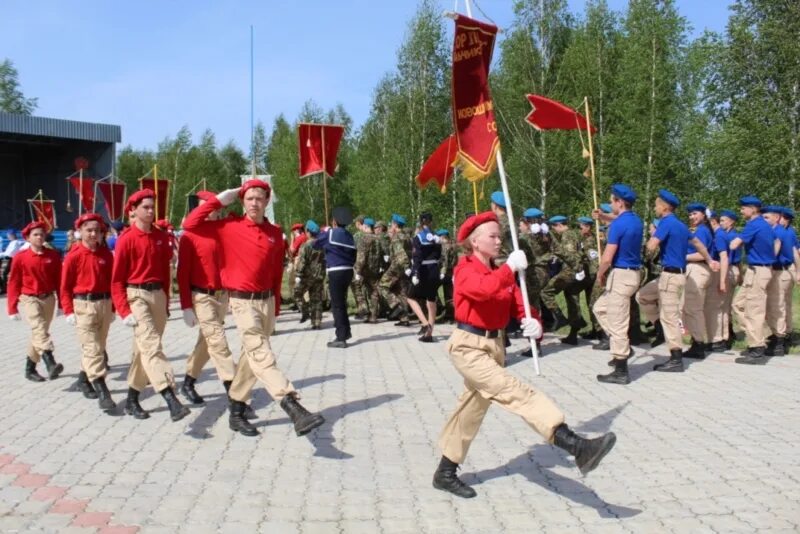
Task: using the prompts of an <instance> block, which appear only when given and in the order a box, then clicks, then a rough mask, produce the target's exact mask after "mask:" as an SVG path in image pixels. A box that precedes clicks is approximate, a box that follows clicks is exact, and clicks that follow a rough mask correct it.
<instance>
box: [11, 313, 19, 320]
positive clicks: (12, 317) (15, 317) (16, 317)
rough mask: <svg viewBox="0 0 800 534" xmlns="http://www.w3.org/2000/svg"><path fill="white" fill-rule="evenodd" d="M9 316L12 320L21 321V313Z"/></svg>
mask: <svg viewBox="0 0 800 534" xmlns="http://www.w3.org/2000/svg"><path fill="white" fill-rule="evenodd" d="M8 318H9V319H11V320H12V321H19V314H18V313H15V314H14V315H9V316H8Z"/></svg>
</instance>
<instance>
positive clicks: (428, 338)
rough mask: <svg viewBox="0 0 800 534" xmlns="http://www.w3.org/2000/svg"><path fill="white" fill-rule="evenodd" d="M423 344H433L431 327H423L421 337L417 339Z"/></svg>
mask: <svg viewBox="0 0 800 534" xmlns="http://www.w3.org/2000/svg"><path fill="white" fill-rule="evenodd" d="M419 340H420V341H422V342H423V343H433V341H434V339H433V326H431V325H427V326H425V327H424V330H423V332H422V337H420V338H419Z"/></svg>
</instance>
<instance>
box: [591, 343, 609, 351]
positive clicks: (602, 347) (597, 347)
mask: <svg viewBox="0 0 800 534" xmlns="http://www.w3.org/2000/svg"><path fill="white" fill-rule="evenodd" d="M592 350H611V345H606V344H604V343H598V344H597V345H592Z"/></svg>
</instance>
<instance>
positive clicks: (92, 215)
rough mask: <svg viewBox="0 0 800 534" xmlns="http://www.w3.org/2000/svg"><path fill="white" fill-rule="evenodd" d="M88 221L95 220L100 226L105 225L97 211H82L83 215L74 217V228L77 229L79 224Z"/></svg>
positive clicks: (103, 226)
mask: <svg viewBox="0 0 800 534" xmlns="http://www.w3.org/2000/svg"><path fill="white" fill-rule="evenodd" d="M89 221H97V222H98V223H100V227H101V228H105V227H106V223H105V221H104V220H103V218H102V217H101V216H100V215H98V214H97V213H84V214H83V215H81V216H80V217H78V218H77V219H75V229H76V230H77V229H79V228H80V227H81V226H83V223H85V222H89Z"/></svg>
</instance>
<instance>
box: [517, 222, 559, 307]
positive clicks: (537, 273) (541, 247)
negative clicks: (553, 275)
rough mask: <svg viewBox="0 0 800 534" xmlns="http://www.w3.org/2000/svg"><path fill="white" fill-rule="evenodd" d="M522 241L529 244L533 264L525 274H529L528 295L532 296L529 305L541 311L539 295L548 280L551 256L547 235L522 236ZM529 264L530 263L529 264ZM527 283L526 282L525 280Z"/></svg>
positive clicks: (529, 234)
mask: <svg viewBox="0 0 800 534" xmlns="http://www.w3.org/2000/svg"><path fill="white" fill-rule="evenodd" d="M523 238H524V240H526V241H528V242H529V243H530V247H531V252H532V254H533V263H531V264H530V267H528V269H526V274H527V273H528V272H530V274H531V282H532V283H531V285H529V286H528V294H529V295H530V296H532V297H533V298H532V299H531V305H533V306H536V307H537V308H539V309H541V307H542V303H541V294H542V290H543V289H544V287H545V286H546V285H547V282H548V281H549V280H550V267H549V265H550V260H551V259H552V257H553V255H552V254H551V252H550V242H551V240H550V236H549V234H531V233H528V234H527V235H523ZM529 263H530V262H529ZM526 283H527V280H526Z"/></svg>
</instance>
